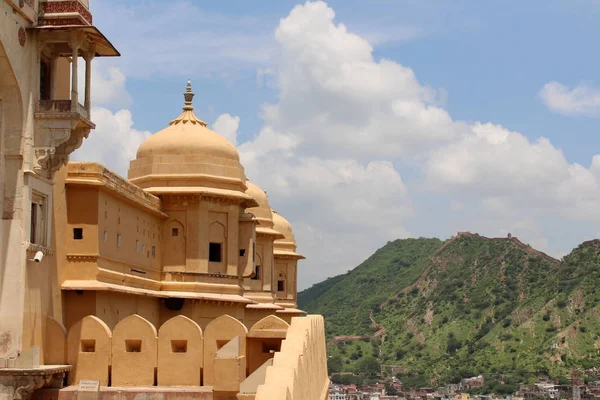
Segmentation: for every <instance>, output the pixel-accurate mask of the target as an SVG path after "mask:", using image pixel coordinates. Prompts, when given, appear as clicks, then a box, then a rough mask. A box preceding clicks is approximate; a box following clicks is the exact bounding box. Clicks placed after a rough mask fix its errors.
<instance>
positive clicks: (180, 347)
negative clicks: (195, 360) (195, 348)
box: [171, 340, 187, 353]
mask: <svg viewBox="0 0 600 400" xmlns="http://www.w3.org/2000/svg"><path fill="white" fill-rule="evenodd" d="M171 352H172V353H187V340H171Z"/></svg>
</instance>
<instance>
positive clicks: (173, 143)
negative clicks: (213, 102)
mask: <svg viewBox="0 0 600 400" xmlns="http://www.w3.org/2000/svg"><path fill="white" fill-rule="evenodd" d="M184 98H185V104H184V106H183V112H182V113H181V115H180V116H179V117H177V118H175V119H174V120H172V121H171V122H170V123H169V126H168V127H167V128H165V129H163V130H161V131H159V132H157V133H155V134H154V135H152V136H150V137H149V138H148V139H146V140H145V141H144V142H142V144H141V145H140V147H139V148H138V150H137V156H136V159H135V160H133V161H131V163H130V168H129V181H130V182H132V183H134V184H136V185H138V186H139V187H141V188H143V189H144V190H146V191H147V192H150V193H152V194H155V195H161V194H186V193H188V194H207V195H215V196H223V197H234V198H238V199H240V200H242V203H243V205H245V206H247V207H252V206H255V205H256V202H255V201H254V199H253V198H252V197H251V196H249V195H247V194H246V193H245V191H246V189H247V187H246V176H245V174H244V168H243V167H242V165H241V164H240V157H239V154H238V151H237V149H236V148H235V146H234V145H233V144H232V143H231V142H229V141H228V140H227V139H225V138H224V137H223V136H221V135H219V134H218V133H216V132H213V131H212V130H210V129H208V127H207V124H206V122H204V121H202V120H201V119H200V118H198V117H197V116H196V115H195V114H194V112H193V110H194V107H193V106H192V99H193V98H194V93H193V92H192V85H191V83H190V81H189V80H188V83H187V88H186V92H185V93H184Z"/></svg>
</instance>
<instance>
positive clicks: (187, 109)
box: [169, 79, 207, 126]
mask: <svg viewBox="0 0 600 400" xmlns="http://www.w3.org/2000/svg"><path fill="white" fill-rule="evenodd" d="M183 98H184V99H185V103H184V106H183V113H181V115H180V116H179V117H177V118H175V119H174V120H173V121H171V122H170V123H169V125H177V124H179V123H182V124H187V123H188V122H190V123H192V124H200V125H202V126H207V123H206V122H204V121H202V120H201V119H200V118H198V117H196V115H195V114H194V112H193V110H194V106H192V100H193V98H194V93H193V92H192V81H191V80H189V79H188V81H187V85H186V88H185V93H184V94H183Z"/></svg>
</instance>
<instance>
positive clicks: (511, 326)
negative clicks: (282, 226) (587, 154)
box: [299, 234, 600, 386]
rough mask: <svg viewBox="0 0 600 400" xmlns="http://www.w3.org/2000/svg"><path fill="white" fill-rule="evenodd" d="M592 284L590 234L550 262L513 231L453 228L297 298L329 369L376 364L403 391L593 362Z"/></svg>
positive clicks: (391, 248)
mask: <svg viewBox="0 0 600 400" xmlns="http://www.w3.org/2000/svg"><path fill="white" fill-rule="evenodd" d="M599 283H600V241H590V242H586V243H583V244H582V245H580V246H579V247H577V248H576V249H574V250H573V252H572V253H571V254H569V255H568V256H566V257H565V258H564V260H562V261H560V262H559V261H558V260H554V259H552V258H551V257H548V256H546V255H545V254H543V253H539V252H537V251H535V250H534V249H531V248H530V247H528V246H526V245H524V244H522V243H521V242H519V241H518V240H517V239H515V238H512V239H494V240H490V239H487V238H483V237H480V236H478V235H472V234H461V235H458V236H457V237H455V238H453V239H451V240H449V241H447V242H446V243H445V244H444V242H442V241H440V240H437V239H406V240H397V241H394V242H390V243H388V244H387V245H386V246H384V247H383V248H381V249H379V250H378V251H377V252H376V253H375V254H373V256H371V257H370V258H369V259H367V260H366V261H365V262H364V263H363V264H361V265H359V266H358V267H357V268H355V269H354V270H352V271H350V272H348V273H347V274H344V275H341V276H337V277H334V278H330V279H328V280H326V281H324V282H322V283H320V284H317V285H315V286H313V287H312V288H310V289H307V290H305V291H304V292H302V293H301V294H300V295H299V300H300V307H302V308H303V309H304V310H306V311H308V312H311V313H321V314H323V315H324V316H325V320H326V324H327V334H328V339H329V340H330V342H329V344H330V345H329V347H328V350H329V353H330V354H329V355H330V359H329V360H330V372H341V371H347V372H350V371H352V372H361V371H362V370H364V369H365V367H364V365H365V364H369V365H371V366H372V365H375V364H376V365H382V366H387V367H385V368H384V369H385V370H386V371H393V372H394V373H400V375H402V378H403V381H404V382H405V384H406V385H407V386H411V385H412V386H429V385H432V384H442V383H448V382H457V381H458V380H460V379H461V378H464V377H470V376H475V375H478V374H488V375H491V376H496V377H499V376H502V381H503V382H504V383H505V384H508V385H510V384H516V383H520V382H526V381H530V380H531V379H534V378H535V377H536V376H537V375H539V374H548V375H550V376H551V377H557V378H558V377H561V376H563V375H568V374H569V373H570V369H571V368H574V367H582V368H591V367H594V366H598V365H600V351H599V349H600V336H599V333H600V308H599V307H598V304H599V303H600V292H599V291H597V290H596V287H597V286H598V284H599ZM370 315H371V317H372V320H373V321H374V322H375V323H376V325H374V324H373V323H372V320H371V318H370ZM377 330H379V336H377V337H375V338H371V339H369V338H368V337H365V338H363V339H362V340H346V339H344V338H342V340H331V339H333V338H334V337H335V336H353V335H361V336H367V335H372V334H373V333H374V332H375V331H377ZM374 361H376V363H375V364H374ZM498 379H500V378H498Z"/></svg>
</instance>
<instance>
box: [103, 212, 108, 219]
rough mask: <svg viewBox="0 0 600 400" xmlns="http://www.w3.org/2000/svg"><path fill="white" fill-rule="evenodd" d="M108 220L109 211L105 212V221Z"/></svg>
mask: <svg viewBox="0 0 600 400" xmlns="http://www.w3.org/2000/svg"><path fill="white" fill-rule="evenodd" d="M106 218H108V211H104V219H106Z"/></svg>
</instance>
